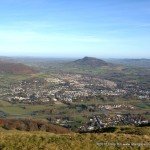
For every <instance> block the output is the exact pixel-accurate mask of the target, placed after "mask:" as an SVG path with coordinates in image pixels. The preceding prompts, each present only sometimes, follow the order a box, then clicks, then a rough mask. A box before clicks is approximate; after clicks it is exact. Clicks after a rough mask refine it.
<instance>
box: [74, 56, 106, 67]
mask: <svg viewBox="0 0 150 150" xmlns="http://www.w3.org/2000/svg"><path fill="white" fill-rule="evenodd" d="M74 63H75V64H76V65H80V66H90V67H101V66H107V65H108V63H107V62H105V61H104V60H101V59H98V58H95V57H87V56H86V57H84V58H82V59H78V60H76V61H74Z"/></svg>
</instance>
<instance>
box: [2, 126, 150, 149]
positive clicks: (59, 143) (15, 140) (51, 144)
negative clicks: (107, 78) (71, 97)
mask: <svg viewBox="0 0 150 150" xmlns="http://www.w3.org/2000/svg"><path fill="white" fill-rule="evenodd" d="M147 130H148V128H147ZM102 143H103V144H104V146H103V145H101V144H102ZM107 143H108V144H110V145H109V146H107V145H105V144H107ZM117 143H118V144H120V145H118V146H116V145H115V144H117ZM130 143H132V144H134V143H136V144H145V146H143V145H141V146H137V145H136V146H129V145H128V146H125V145H124V146H123V145H122V144H130ZM147 144H150V136H149V133H148V134H146V133H144V134H142V135H135V134H123V133H102V134H76V133H70V134H62V135H60V134H52V133H46V132H24V131H13V130H12V131H6V130H1V131H0V149H5V150H6V149H7V150H10V149H11V150H39V149H41V150H56V149H57V150H116V149H118V150H120V149H122V150H136V149H140V150H148V149H149V147H150V145H149V146H148V145H147Z"/></svg>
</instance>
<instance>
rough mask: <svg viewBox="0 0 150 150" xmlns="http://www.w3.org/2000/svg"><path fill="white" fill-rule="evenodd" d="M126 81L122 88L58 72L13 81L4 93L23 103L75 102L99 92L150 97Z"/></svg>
mask: <svg viewBox="0 0 150 150" xmlns="http://www.w3.org/2000/svg"><path fill="white" fill-rule="evenodd" d="M126 84H127V83H125V86H124V87H119V86H118V84H117V83H115V82H114V81H110V80H105V79H101V78H100V77H94V76H89V75H81V74H69V73H61V74H60V73H57V74H53V75H49V76H48V75H47V77H43V78H39V77H35V78H30V79H28V80H23V81H21V82H19V83H16V84H12V85H11V86H10V89H9V92H8V91H7V93H4V92H3V95H2V96H5V98H7V99H8V100H9V101H11V102H23V103H47V102H56V101H62V102H63V101H64V102H73V101H74V100H83V99H86V98H88V97H92V96H99V95H101V96H110V97H111V96H113V97H117V96H119V97H121V96H124V97H125V96H129V95H130V94H132V96H136V97H137V98H139V99H149V95H150V92H149V91H144V90H140V91H139V94H138V89H137V88H135V87H133V86H126ZM127 87H129V88H127ZM132 88H133V90H132ZM0 94H1V93H0ZM137 94H138V95H137Z"/></svg>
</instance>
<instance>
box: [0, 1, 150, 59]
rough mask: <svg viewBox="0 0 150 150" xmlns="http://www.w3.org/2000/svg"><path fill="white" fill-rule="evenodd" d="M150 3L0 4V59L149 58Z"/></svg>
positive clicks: (21, 2)
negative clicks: (14, 57)
mask: <svg viewBox="0 0 150 150" xmlns="http://www.w3.org/2000/svg"><path fill="white" fill-rule="evenodd" d="M149 43H150V0H1V1H0V55H3V56H4V55H5V56H38V57H39V56H42V57H83V56H94V57H100V58H150V44H149Z"/></svg>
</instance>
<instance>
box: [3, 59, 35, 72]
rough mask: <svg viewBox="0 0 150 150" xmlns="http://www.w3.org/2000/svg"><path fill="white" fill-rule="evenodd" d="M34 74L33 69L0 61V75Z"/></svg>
mask: <svg viewBox="0 0 150 150" xmlns="http://www.w3.org/2000/svg"><path fill="white" fill-rule="evenodd" d="M36 72H37V71H36V70H35V69H33V68H31V67H29V66H27V65H24V64H21V63H11V62H5V61H0V73H11V74H34V73H36Z"/></svg>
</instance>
